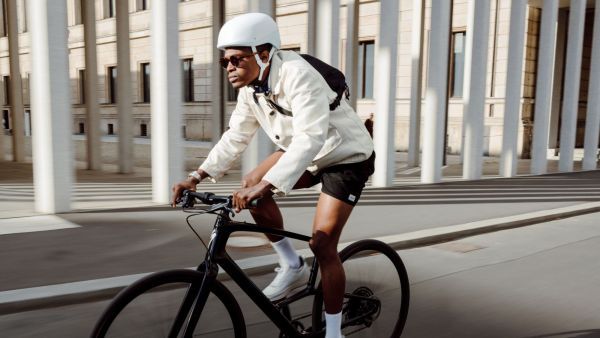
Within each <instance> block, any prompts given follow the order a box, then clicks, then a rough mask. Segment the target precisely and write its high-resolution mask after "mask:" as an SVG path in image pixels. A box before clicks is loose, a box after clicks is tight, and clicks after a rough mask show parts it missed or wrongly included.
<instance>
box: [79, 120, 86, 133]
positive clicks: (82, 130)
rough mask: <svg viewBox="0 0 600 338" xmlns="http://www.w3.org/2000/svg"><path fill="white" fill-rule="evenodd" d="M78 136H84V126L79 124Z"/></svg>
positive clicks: (81, 123)
mask: <svg viewBox="0 0 600 338" xmlns="http://www.w3.org/2000/svg"><path fill="white" fill-rule="evenodd" d="M79 134H85V124H83V122H79Z"/></svg>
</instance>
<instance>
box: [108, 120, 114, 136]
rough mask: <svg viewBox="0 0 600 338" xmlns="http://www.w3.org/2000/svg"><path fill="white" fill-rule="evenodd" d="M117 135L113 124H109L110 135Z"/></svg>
mask: <svg viewBox="0 0 600 338" xmlns="http://www.w3.org/2000/svg"><path fill="white" fill-rule="evenodd" d="M114 134H115V127H114V125H113V124H112V123H109V124H108V135H114Z"/></svg>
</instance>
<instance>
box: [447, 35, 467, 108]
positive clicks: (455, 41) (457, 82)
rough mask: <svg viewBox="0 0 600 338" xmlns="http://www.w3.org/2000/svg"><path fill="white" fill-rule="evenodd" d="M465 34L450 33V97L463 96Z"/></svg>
mask: <svg viewBox="0 0 600 338" xmlns="http://www.w3.org/2000/svg"><path fill="white" fill-rule="evenodd" d="M465 34H466V33H465V32H455V33H452V55H451V59H450V63H451V64H450V71H451V73H450V74H451V77H450V97H462V96H463V77H464V73H465V71H464V70H465V42H466V41H465Z"/></svg>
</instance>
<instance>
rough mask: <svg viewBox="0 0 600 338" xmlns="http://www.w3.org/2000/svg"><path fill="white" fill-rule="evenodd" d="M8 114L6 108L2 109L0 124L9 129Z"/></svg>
mask: <svg viewBox="0 0 600 338" xmlns="http://www.w3.org/2000/svg"><path fill="white" fill-rule="evenodd" d="M8 115H9V114H8V110H3V111H2V126H4V129H6V130H8V129H10V119H9V116H8Z"/></svg>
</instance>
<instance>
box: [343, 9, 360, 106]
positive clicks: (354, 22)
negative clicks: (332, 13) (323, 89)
mask: <svg viewBox="0 0 600 338" xmlns="http://www.w3.org/2000/svg"><path fill="white" fill-rule="evenodd" d="M346 6H347V15H346V65H345V66H346V67H345V68H346V69H345V74H344V75H345V76H346V83H347V84H348V87H350V102H349V104H350V106H351V107H352V108H354V110H356V100H357V95H358V76H357V72H358V23H359V20H360V19H359V9H360V2H359V0H347V1H346Z"/></svg>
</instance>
